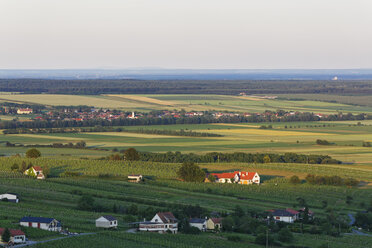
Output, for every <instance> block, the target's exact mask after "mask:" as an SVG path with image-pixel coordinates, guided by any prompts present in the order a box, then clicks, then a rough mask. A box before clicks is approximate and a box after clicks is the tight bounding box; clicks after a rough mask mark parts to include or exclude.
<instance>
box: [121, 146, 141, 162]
mask: <svg viewBox="0 0 372 248" xmlns="http://www.w3.org/2000/svg"><path fill="white" fill-rule="evenodd" d="M124 159H125V160H126V161H137V160H139V159H140V155H139V153H138V152H137V150H136V149H134V148H128V149H127V150H125V152H124Z"/></svg>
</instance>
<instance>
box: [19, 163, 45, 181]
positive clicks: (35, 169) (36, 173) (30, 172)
mask: <svg viewBox="0 0 372 248" xmlns="http://www.w3.org/2000/svg"><path fill="white" fill-rule="evenodd" d="M23 174H25V175H27V176H32V177H35V178H36V179H39V180H43V179H45V175H44V173H43V168H41V167H40V166H32V167H31V168H29V169H27V170H25V172H24V173H23Z"/></svg>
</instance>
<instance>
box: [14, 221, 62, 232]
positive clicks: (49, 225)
mask: <svg viewBox="0 0 372 248" xmlns="http://www.w3.org/2000/svg"><path fill="white" fill-rule="evenodd" d="M30 223H31V224H30ZM19 224H20V225H21V226H26V227H33V228H39V229H43V230H47V231H56V232H59V231H61V230H62V227H60V226H59V227H58V226H57V222H56V221H52V222H51V223H38V222H20V223H19Z"/></svg>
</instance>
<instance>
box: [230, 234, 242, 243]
mask: <svg viewBox="0 0 372 248" xmlns="http://www.w3.org/2000/svg"><path fill="white" fill-rule="evenodd" d="M227 240H228V241H233V242H240V241H242V238H241V237H239V236H236V235H231V236H227Z"/></svg>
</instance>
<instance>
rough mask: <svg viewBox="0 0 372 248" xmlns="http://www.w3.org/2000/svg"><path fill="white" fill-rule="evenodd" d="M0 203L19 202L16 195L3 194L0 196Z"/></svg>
mask: <svg viewBox="0 0 372 248" xmlns="http://www.w3.org/2000/svg"><path fill="white" fill-rule="evenodd" d="M0 201H9V202H15V203H18V202H19V197H18V195H17V194H13V193H5V194H1V195H0Z"/></svg>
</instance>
